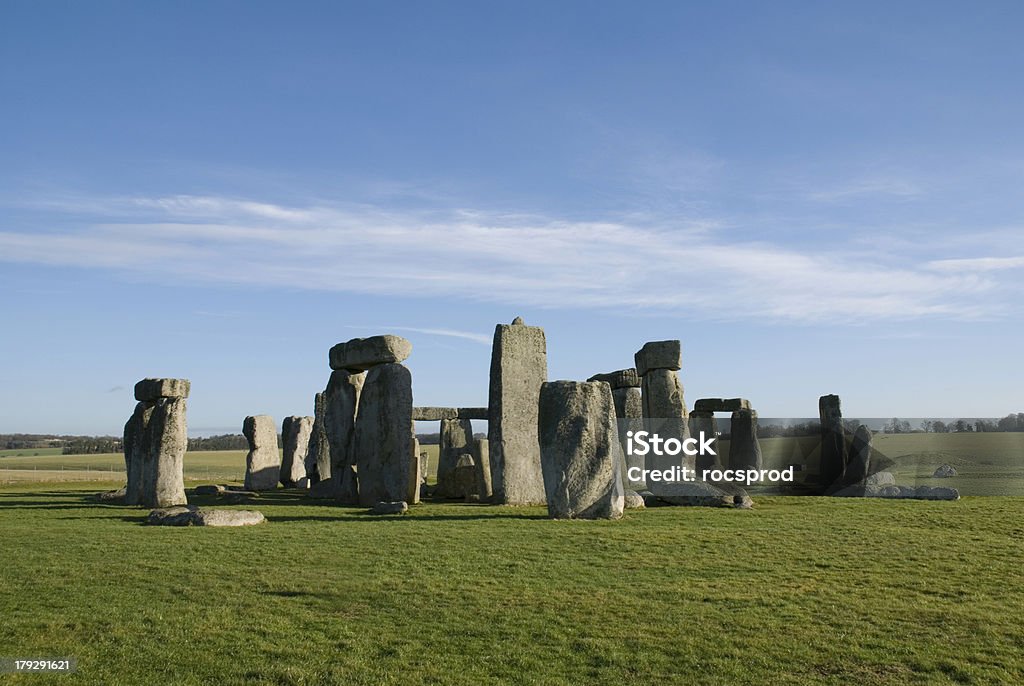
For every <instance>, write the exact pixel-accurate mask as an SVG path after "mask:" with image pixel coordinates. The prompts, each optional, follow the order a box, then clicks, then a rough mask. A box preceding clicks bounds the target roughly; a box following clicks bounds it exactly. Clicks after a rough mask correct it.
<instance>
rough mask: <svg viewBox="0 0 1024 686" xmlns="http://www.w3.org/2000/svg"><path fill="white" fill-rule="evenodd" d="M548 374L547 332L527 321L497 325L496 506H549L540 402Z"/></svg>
mask: <svg viewBox="0 0 1024 686" xmlns="http://www.w3.org/2000/svg"><path fill="white" fill-rule="evenodd" d="M547 376H548V363H547V343H546V341H545V338H544V330H543V329H541V328H540V327H536V326H526V325H524V324H521V323H520V324H512V325H505V324H499V325H498V326H496V327H495V329H494V345H493V347H492V349H491V374H490V388H489V402H488V408H489V419H488V425H487V430H488V436H487V438H488V440H489V442H490V454H491V479H492V483H493V489H494V499H493V500H494V502H495V503H498V504H504V505H542V504H544V477H543V474H542V472H541V466H540V448H539V447H538V439H537V404H538V400H539V398H540V387H541V384H542V383H544V382H545V381H546V380H547Z"/></svg>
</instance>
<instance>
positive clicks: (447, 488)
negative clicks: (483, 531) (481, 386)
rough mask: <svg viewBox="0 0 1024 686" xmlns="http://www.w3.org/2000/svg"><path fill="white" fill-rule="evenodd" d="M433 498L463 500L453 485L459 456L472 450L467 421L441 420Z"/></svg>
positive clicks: (470, 431)
mask: <svg viewBox="0 0 1024 686" xmlns="http://www.w3.org/2000/svg"><path fill="white" fill-rule="evenodd" d="M439 440H440V443H439V445H438V453H437V488H435V489H434V497H437V498H463V497H465V496H464V494H462V493H461V492H460V491H459V488H458V487H457V486H456V483H455V468H456V466H458V462H459V456H460V455H462V454H463V453H466V452H470V451H472V450H473V425H472V423H471V422H470V421H469V420H468V419H442V420H441V433H440V439H439Z"/></svg>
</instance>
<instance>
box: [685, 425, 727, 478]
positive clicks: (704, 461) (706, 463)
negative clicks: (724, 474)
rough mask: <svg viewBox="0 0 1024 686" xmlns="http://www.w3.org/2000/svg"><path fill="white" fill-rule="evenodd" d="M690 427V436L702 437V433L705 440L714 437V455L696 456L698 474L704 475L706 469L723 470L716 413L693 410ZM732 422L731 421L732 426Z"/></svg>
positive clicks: (712, 443)
mask: <svg viewBox="0 0 1024 686" xmlns="http://www.w3.org/2000/svg"><path fill="white" fill-rule="evenodd" d="M688 423H689V426H690V435H691V436H697V437H698V438H699V437H700V435H701V433H703V434H704V436H705V438H706V437H708V436H714V437H715V438H714V439H713V440H712V442H711V445H712V449H713V450H714V453H715V454H714V455H712V454H711V453H710V452H709V453H706V454H703V453H702V454H700V455H697V456H695V458H694V460H695V462H696V467H697V473H698V474H703V473H704V470H705V469H721V468H722V462H723V460H722V450H721V446H720V445H719V441H718V438H717V437H718V421H717V420H716V419H715V413H714V412H711V411H708V410H693V411H691V412H690V417H689V419H688ZM731 423H732V422H731V421H730V424H731Z"/></svg>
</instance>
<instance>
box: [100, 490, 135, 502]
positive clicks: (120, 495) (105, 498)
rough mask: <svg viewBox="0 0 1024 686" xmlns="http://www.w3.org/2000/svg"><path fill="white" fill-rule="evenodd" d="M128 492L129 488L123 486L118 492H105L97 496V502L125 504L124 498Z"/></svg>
mask: <svg viewBox="0 0 1024 686" xmlns="http://www.w3.org/2000/svg"><path fill="white" fill-rule="evenodd" d="M127 492H128V489H127V487H124V486H122V487H121V488H119V489H117V490H116V491H105V492H103V493H97V494H96V500H98V501H100V502H101V503H124V496H125V494H126V493H127Z"/></svg>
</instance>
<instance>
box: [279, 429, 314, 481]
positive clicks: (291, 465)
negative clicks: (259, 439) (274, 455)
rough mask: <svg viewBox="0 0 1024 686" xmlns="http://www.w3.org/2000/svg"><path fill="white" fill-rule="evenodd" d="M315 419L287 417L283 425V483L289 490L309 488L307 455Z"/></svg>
mask: <svg viewBox="0 0 1024 686" xmlns="http://www.w3.org/2000/svg"><path fill="white" fill-rule="evenodd" d="M313 421H314V418H313V417H285V418H284V421H283V422H282V424H281V445H282V448H283V455H282V457H281V479H280V481H281V483H282V484H284V485H285V486H286V487H289V488H309V486H310V483H309V477H308V476H307V475H306V453H307V452H308V451H309V443H310V437H311V436H312V435H313Z"/></svg>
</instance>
